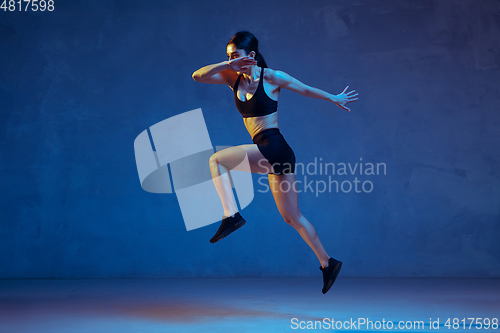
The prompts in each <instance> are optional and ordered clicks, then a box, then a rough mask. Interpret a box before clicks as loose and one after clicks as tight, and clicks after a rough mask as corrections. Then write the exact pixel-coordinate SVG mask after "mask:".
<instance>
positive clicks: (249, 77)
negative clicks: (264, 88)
mask: <svg viewBox="0 0 500 333" xmlns="http://www.w3.org/2000/svg"><path fill="white" fill-rule="evenodd" d="M259 75H260V70H259V66H257V65H252V67H250V69H249V73H245V72H243V79H244V80H245V81H246V82H247V83H248V84H249V85H251V84H252V83H254V82H255V81H256V80H257V79H258V78H259Z"/></svg>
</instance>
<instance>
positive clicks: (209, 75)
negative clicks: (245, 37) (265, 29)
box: [192, 56, 257, 86]
mask: <svg viewBox="0 0 500 333" xmlns="http://www.w3.org/2000/svg"><path fill="white" fill-rule="evenodd" d="M255 64H257V62H256V61H255V59H253V58H251V57H248V56H246V57H241V58H236V59H232V60H229V61H223V62H220V63H218V64H213V65H208V66H205V67H202V68H200V69H198V70H197V71H196V72H194V73H193V75H192V76H193V80H195V81H196V82H203V83H213V84H227V85H229V86H231V82H230V81H229V76H230V73H229V71H230V70H232V71H235V72H236V71H240V70H241V69H242V67H245V66H250V65H255Z"/></svg>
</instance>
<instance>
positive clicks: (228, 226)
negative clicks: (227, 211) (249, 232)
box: [210, 212, 246, 243]
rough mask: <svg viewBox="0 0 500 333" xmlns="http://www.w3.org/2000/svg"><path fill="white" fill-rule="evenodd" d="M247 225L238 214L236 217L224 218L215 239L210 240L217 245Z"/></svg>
mask: <svg viewBox="0 0 500 333" xmlns="http://www.w3.org/2000/svg"><path fill="white" fill-rule="evenodd" d="M245 223H246V221H245V219H244V218H243V217H241V215H240V213H239V212H237V213H236V214H234V216H230V217H226V216H223V217H222V223H221V224H220V227H219V230H217V232H216V233H215V235H214V237H212V239H211V240H210V243H216V242H218V241H220V240H221V239H222V238H224V237H226V236H229V234H230V233H232V232H233V231H236V230H238V229H239V228H241V227H242V226H243V225H244V224H245Z"/></svg>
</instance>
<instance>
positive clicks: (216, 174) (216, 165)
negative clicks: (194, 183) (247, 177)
mask: <svg viewBox="0 0 500 333" xmlns="http://www.w3.org/2000/svg"><path fill="white" fill-rule="evenodd" d="M245 158H248V164H246V163H242V162H244V161H245ZM209 163H210V172H211V174H212V180H213V182H214V185H215V188H216V190H217V193H219V197H220V198H221V201H222V207H223V208H224V215H225V216H231V215H233V214H235V213H236V212H238V208H237V207H236V201H235V199H234V195H233V190H232V188H231V180H230V178H229V172H228V171H229V170H239V171H246V172H251V173H264V174H267V173H269V172H273V171H274V170H273V167H272V166H271V164H270V163H269V161H268V160H267V159H266V158H265V157H264V155H262V153H261V152H260V150H259V148H258V147H257V145H256V144H246V145H240V146H235V147H229V148H226V149H223V150H221V151H218V152H216V153H214V154H213V155H212V156H211V157H210V160H209ZM249 167H250V169H249Z"/></svg>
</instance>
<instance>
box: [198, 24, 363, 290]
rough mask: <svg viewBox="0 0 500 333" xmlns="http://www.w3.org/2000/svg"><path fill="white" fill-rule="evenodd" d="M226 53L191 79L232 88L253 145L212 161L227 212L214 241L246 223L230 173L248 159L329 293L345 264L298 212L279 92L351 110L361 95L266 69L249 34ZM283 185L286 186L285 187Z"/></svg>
mask: <svg viewBox="0 0 500 333" xmlns="http://www.w3.org/2000/svg"><path fill="white" fill-rule="evenodd" d="M227 54H228V57H229V60H228V61H223V62H220V63H217V64H213V65H208V66H205V67H202V68H200V69H198V70H197V71H196V72H194V73H193V79H194V80H195V81H196V82H203V83H213V84H227V85H228V86H229V87H230V88H231V89H233V92H234V101H235V103H236V108H237V109H238V111H239V112H240V113H241V114H242V116H243V120H244V123H245V127H246V128H247V130H248V132H249V133H250V135H251V137H252V141H253V143H254V144H246V145H240V146H236V147H230V148H227V149H224V150H221V151H218V152H216V153H215V154H213V155H212V156H211V157H210V161H209V164H210V171H211V173H212V179H213V181H214V185H215V187H216V190H217V192H218V194H219V196H220V198H221V201H222V206H223V208H224V216H223V217H222V223H221V225H220V227H219V230H218V231H217V233H216V234H215V235H214V237H212V239H211V240H210V242H211V243H215V242H218V241H219V240H221V239H222V238H224V237H226V236H228V235H229V234H230V233H232V232H233V231H235V230H237V229H239V228H240V227H242V226H243V225H244V224H245V220H244V219H243V217H242V216H241V215H240V213H239V212H238V209H237V207H236V202H235V199H234V196H233V191H232V189H231V181H230V178H229V173H228V171H229V170H231V169H235V170H243V169H241V164H240V163H241V161H242V160H243V159H244V158H245V157H246V158H248V161H249V164H250V170H248V166H247V168H246V169H245V170H243V171H250V172H252V173H267V174H268V177H269V185H270V188H271V191H272V193H273V196H274V200H275V201H276V205H277V206H278V210H279V212H280V214H281V216H282V217H283V219H284V220H285V222H287V223H288V224H290V225H291V226H292V227H294V228H295V229H296V230H297V231H298V232H299V234H300V236H302V238H303V239H304V241H306V243H307V244H308V245H309V246H310V247H311V249H312V250H313V251H314V253H315V254H316V256H317V257H318V259H319V261H320V263H321V267H320V270H321V271H322V272H323V283H324V286H323V294H325V293H326V292H327V291H328V290H329V289H330V287H331V286H332V284H333V283H334V282H335V279H336V278H337V275H338V274H339V271H340V268H341V267H342V262H341V261H338V260H335V259H333V258H330V257H329V256H328V254H327V253H326V251H325V249H324V248H323V245H322V244H321V242H320V240H319V238H318V235H317V234H316V230H315V229H314V227H313V226H312V225H311V224H310V223H309V221H307V219H306V218H305V217H304V216H303V215H302V214H301V213H300V210H299V206H298V193H297V191H296V190H293V184H295V154H294V152H293V150H292V148H290V146H289V145H288V143H287V142H286V141H285V139H284V138H283V136H282V135H281V133H280V131H279V129H278V112H277V107H278V96H279V94H280V91H281V89H283V88H284V89H289V90H291V91H294V92H296V93H299V94H301V95H303V96H307V97H312V98H317V99H324V100H327V101H329V102H332V103H334V104H335V105H337V106H339V107H341V108H342V109H344V110H347V111H350V110H349V108H348V107H346V104H347V103H349V102H352V101H355V100H357V98H356V96H357V95H358V94H357V93H356V94H355V93H354V90H353V91H350V92H348V93H346V90H347V88H348V87H346V88H345V89H344V91H343V92H342V93H340V94H338V95H332V94H329V93H327V92H325V91H322V90H320V89H317V88H313V87H310V86H308V85H305V84H304V83H302V82H300V81H298V80H297V79H295V78H293V77H291V76H290V75H288V74H287V73H285V72H283V71H279V70H273V69H270V68H268V67H267V64H266V62H265V61H264V58H263V57H262V55H261V54H260V53H259V47H258V41H257V39H256V38H255V36H254V35H253V34H251V33H250V32H248V31H240V32H238V33H236V34H235V35H234V36H233V38H231V40H230V41H229V42H228V43H227ZM264 69H265V70H264ZM284 182H286V183H288V184H283V185H284V186H283V185H282V183H284ZM284 189H287V191H284ZM290 189H292V190H290Z"/></svg>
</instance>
